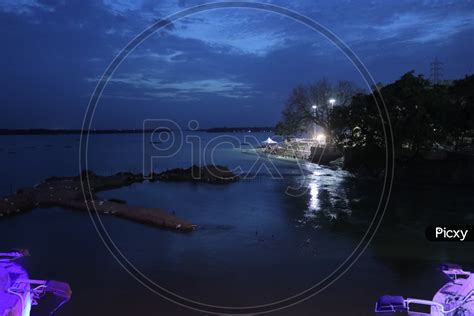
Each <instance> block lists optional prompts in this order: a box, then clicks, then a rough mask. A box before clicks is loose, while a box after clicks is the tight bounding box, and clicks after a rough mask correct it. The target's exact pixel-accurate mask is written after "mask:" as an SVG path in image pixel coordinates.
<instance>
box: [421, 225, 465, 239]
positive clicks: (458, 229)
mask: <svg viewBox="0 0 474 316" xmlns="http://www.w3.org/2000/svg"><path fill="white" fill-rule="evenodd" d="M472 231H474V226H472V225H432V226H428V227H427V228H426V232H425V233H426V238H427V239H428V240H431V241H458V242H462V241H473V240H474V238H473V237H474V234H473V233H472ZM469 232H471V233H469Z"/></svg>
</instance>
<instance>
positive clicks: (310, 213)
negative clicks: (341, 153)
mask: <svg viewBox="0 0 474 316" xmlns="http://www.w3.org/2000/svg"><path fill="white" fill-rule="evenodd" d="M305 168H306V169H307V170H308V171H310V173H309V174H308V175H306V176H303V177H301V179H300V181H301V186H302V187H304V188H306V189H307V192H308V199H307V208H306V210H305V212H304V217H303V218H302V219H301V221H300V222H301V223H304V224H311V225H312V226H313V227H315V228H318V227H319V226H320V224H321V223H320V220H321V219H324V221H327V220H329V221H334V220H337V219H338V217H339V216H340V215H341V214H342V213H344V214H346V215H350V213H351V210H350V207H349V198H348V196H347V192H346V189H345V182H346V181H347V180H348V179H349V178H350V177H351V176H350V174H349V173H348V172H346V171H344V170H341V169H339V168H336V167H332V168H327V167H321V166H318V165H314V164H307V165H306V166H305Z"/></svg>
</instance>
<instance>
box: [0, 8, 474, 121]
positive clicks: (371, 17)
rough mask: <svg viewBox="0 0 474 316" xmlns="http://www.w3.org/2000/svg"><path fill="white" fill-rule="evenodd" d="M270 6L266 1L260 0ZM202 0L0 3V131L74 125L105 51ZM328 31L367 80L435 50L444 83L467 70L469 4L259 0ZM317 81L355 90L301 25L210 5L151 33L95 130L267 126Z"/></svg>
mask: <svg viewBox="0 0 474 316" xmlns="http://www.w3.org/2000/svg"><path fill="white" fill-rule="evenodd" d="M269 2H270V1H269ZM199 3H204V1H198V0H186V1H184V0H181V1H176V0H164V1H159V2H156V1H147V0H142V1H131V0H130V1H128V0H127V1H126V0H119V1H111V0H110V1H109V0H104V1H102V2H98V1H62V2H61V1H59V2H58V1H41V0H21V1H19V0H15V1H14V0H4V1H2V2H0V29H1V31H0V32H1V35H2V50H1V51H0V60H1V68H2V72H1V73H0V83H1V84H2V87H3V88H2V89H1V91H0V102H1V104H2V114H3V115H2V116H1V117H0V126H1V127H61V128H77V127H79V126H80V124H81V123H82V114H83V113H84V111H85V106H86V105H87V101H88V97H89V95H90V94H91V92H92V90H93V88H94V85H95V83H96V82H97V80H98V78H100V76H101V74H102V72H103V71H104V70H105V68H106V66H107V65H108V63H109V62H110V61H111V60H112V58H113V56H114V55H115V54H117V52H118V51H119V50H120V49H121V48H122V47H124V46H125V45H126V44H127V42H128V41H130V40H131V39H132V38H133V37H134V36H135V35H136V34H137V33H139V32H140V31H141V30H143V29H144V28H145V27H146V26H148V25H149V24H150V23H151V22H153V21H155V20H156V19H159V18H163V17H165V16H166V15H168V14H171V13H174V12H176V11H177V10H180V9H182V8H184V7H189V6H192V5H196V4H199ZM270 3H273V4H276V5H281V6H285V7H288V8H290V9H293V10H296V11H299V12H302V13H303V14H306V15H308V16H310V17H311V18H313V19H315V20H316V21H318V22H320V23H321V24H323V25H325V26H326V27H328V28H329V29H330V30H331V31H333V32H334V33H336V34H337V35H338V36H339V37H340V38H341V39H342V40H344V41H345V42H346V43H347V44H348V45H349V46H350V47H351V48H352V49H353V50H354V51H355V52H356V53H357V54H358V55H359V56H360V58H361V59H362V61H363V62H364V63H365V64H366V65H367V67H368V68H369V70H370V71H371V72H372V74H373V76H374V78H375V80H376V81H381V82H389V81H392V80H394V79H396V78H397V77H398V76H400V75H401V74H402V73H403V72H405V71H409V70H411V69H416V70H417V71H418V72H421V73H425V74H428V71H429V62H430V60H432V59H433V58H434V57H435V56H438V57H439V58H440V59H441V60H442V61H444V63H445V72H444V73H445V77H446V79H450V78H457V77H461V76H463V75H464V74H466V73H469V72H472V62H473V60H472V56H473V53H474V46H473V41H472V38H473V35H474V27H473V25H474V23H473V22H474V5H473V3H472V2H471V1H417V2H414V1H408V0H401V1H365V0H363V1H313V0H303V1H296V2H295V1H287V0H286V1H281V0H280V1H271V2H270ZM321 78H328V79H330V80H339V79H341V80H352V81H354V82H356V83H358V84H359V85H360V86H361V87H364V83H363V81H362V80H361V78H360V75H359V74H358V73H357V71H356V70H355V69H354V67H353V66H352V64H351V63H350V61H348V60H347V59H346V58H345V57H344V55H343V54H342V53H341V52H340V51H339V50H338V49H337V48H336V47H334V46H333V45H332V44H331V43H329V42H328V41H327V40H326V39H325V38H324V37H322V36H321V35H319V34H315V33H313V32H312V31H309V30H308V29H306V28H305V27H304V26H303V25H301V24H299V23H296V22H295V21H292V20H289V19H287V18H284V17H281V16H277V15H275V14H272V13H264V12H255V11H252V10H249V9H239V10H230V9H225V10H215V11H212V12H206V13H200V14H198V15H195V16H192V17H188V18H185V19H183V20H181V21H178V22H176V23H174V24H173V26H172V27H170V28H168V29H167V30H164V31H161V32H160V33H157V34H154V35H153V36H152V37H150V38H149V39H148V40H147V41H145V42H144V43H143V44H142V45H141V46H140V47H138V48H137V49H136V50H135V51H134V52H133V53H132V54H131V55H130V56H129V57H128V58H127V60H126V61H125V62H124V63H123V64H122V65H121V67H120V68H119V69H118V71H117V73H116V74H115V75H114V77H113V79H112V80H111V82H110V83H109V84H108V86H107V87H106V90H105V92H104V97H103V99H102V100H101V107H100V109H99V110H98V113H97V118H96V119H95V125H96V127H98V128H101V127H103V128H105V127H121V128H124V127H139V126H141V121H142V120H143V119H145V118H150V117H166V118H172V119H175V120H177V121H178V122H180V123H182V124H185V123H186V121H187V120H190V119H197V120H199V121H201V122H202V125H204V126H206V125H207V126H210V125H252V124H255V125H271V124H274V123H275V121H276V120H277V119H278V117H279V114H280V110H281V108H282V106H283V103H284V101H285V99H286V97H287V95H288V93H289V90H290V89H291V88H292V87H293V86H295V85H297V84H300V83H310V82H313V81H316V80H318V79H321Z"/></svg>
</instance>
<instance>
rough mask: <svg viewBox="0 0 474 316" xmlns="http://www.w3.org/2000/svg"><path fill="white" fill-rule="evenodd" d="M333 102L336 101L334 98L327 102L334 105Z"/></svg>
mask: <svg viewBox="0 0 474 316" xmlns="http://www.w3.org/2000/svg"><path fill="white" fill-rule="evenodd" d="M334 103H336V99H329V104H331V107H334Z"/></svg>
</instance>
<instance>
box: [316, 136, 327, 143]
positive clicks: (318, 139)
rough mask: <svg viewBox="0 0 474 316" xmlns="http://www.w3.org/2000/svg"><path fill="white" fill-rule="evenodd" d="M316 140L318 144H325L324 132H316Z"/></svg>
mask: <svg viewBox="0 0 474 316" xmlns="http://www.w3.org/2000/svg"><path fill="white" fill-rule="evenodd" d="M316 141H317V142H318V144H320V145H324V144H326V135H324V134H318V135H316Z"/></svg>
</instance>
